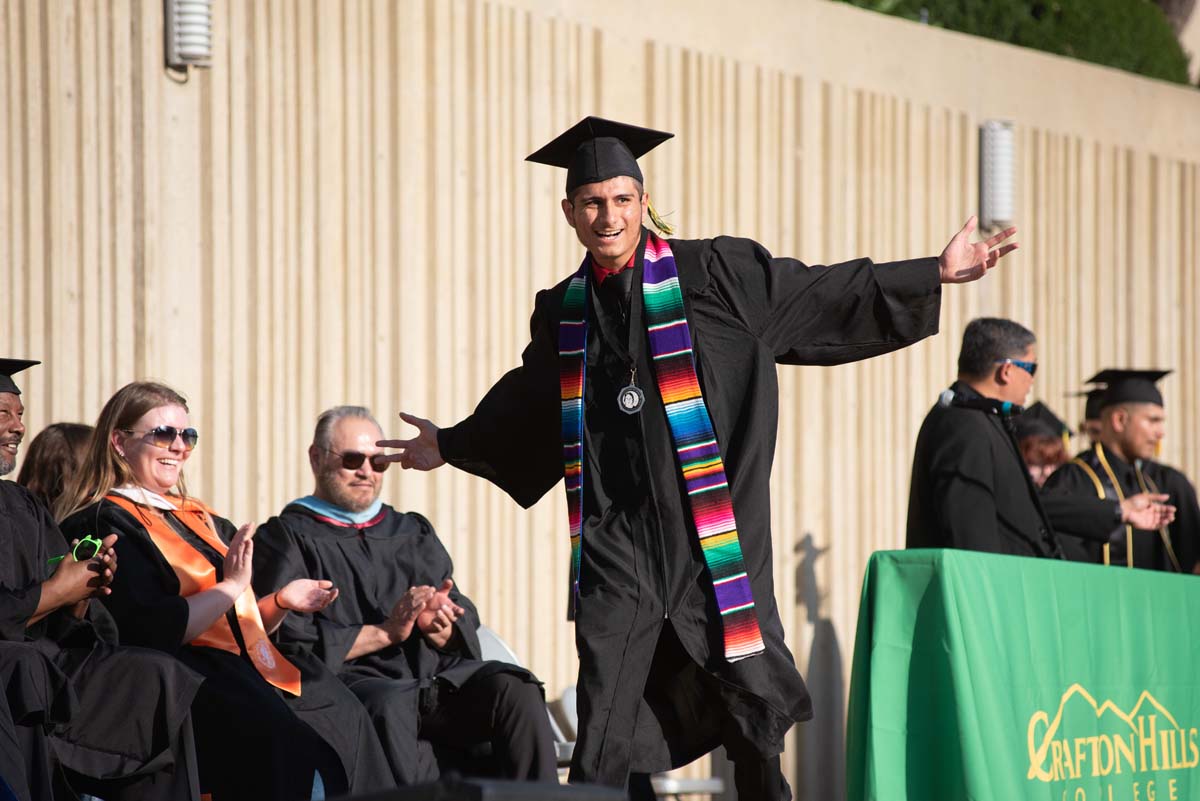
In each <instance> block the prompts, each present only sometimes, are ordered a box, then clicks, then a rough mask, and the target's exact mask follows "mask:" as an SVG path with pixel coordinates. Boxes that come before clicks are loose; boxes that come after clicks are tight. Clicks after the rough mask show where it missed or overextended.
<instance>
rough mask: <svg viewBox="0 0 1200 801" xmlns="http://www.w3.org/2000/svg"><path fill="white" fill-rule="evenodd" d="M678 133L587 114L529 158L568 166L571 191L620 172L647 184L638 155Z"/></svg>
mask: <svg viewBox="0 0 1200 801" xmlns="http://www.w3.org/2000/svg"><path fill="white" fill-rule="evenodd" d="M674 135H675V134H673V133H667V132H666V131H655V130H653V129H650V128H641V127H638V126H637V125H626V124H625V123H623V122H615V121H614V120H606V119H603V118H601V117H584V118H583V119H582V120H580V121H579V122H578V123H576V124H575V125H573V126H571V127H570V128H568V129H567V130H566V131H565V132H563V133H561V134H559V135H558V136H557V137H555V138H554V139H553V140H552V141H551V142H550V143H549V144H547V145H546V146H544V147H543V148H542V149H541V150H538V151H537V152H536V153H533V154H531V155H529V156H526V157H525V160H526V161H533V162H536V163H538V164H549V165H550V166H551V167H564V168H565V169H566V171H567V194H570V193H571V190H573V189H575V188H576V187H579V186H583V185H584V184H593V183H596V182H598V181H607V180H608V179H609V178H616V177H617V176H618V175H628V176H629V177H630V178H633V179H635V180H636V181H638V182H639V183H645V181H643V180H642V171H641V170H640V169H639V168H638V163H637V160H638V158H640V157H641V156H644V155H645V154H647V153H649V152H650V151H651V150H653V149H654V148H656V147H658V146H659V145H661V144H662V143H663V142H665V141H667V140H668V139H670V138H671V137H673V136H674Z"/></svg>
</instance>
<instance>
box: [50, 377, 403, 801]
mask: <svg viewBox="0 0 1200 801" xmlns="http://www.w3.org/2000/svg"><path fill="white" fill-rule="evenodd" d="M198 438H199V435H198V434H197V433H196V431H195V429H193V428H191V427H190V425H189V422H188V411H187V405H186V402H185V401H184V399H183V398H182V397H181V396H180V395H179V394H178V393H176V392H175V391H174V390H172V389H170V388H169V387H165V386H163V385H161V384H154V383H149V382H139V383H134V384H129V385H126V386H125V387H123V388H121V389H120V390H119V391H118V392H117V393H116V394H115V395H114V396H113V397H112V398H111V399H110V400H109V401H108V403H106V404H105V406H104V409H103V410H102V411H101V413H100V418H99V420H98V421H97V424H96V435H95V437H94V438H93V440H92V445H91V448H90V449H89V453H88V458H87V461H86V462H85V464H84V467H83V469H82V471H81V472H80V474H79V475H78V476H77V477H76V480H74V481H73V482H72V483H71V486H70V489H69V490H68V492H67V493H66V494H65V495H64V496H63V499H62V502H63V506H64V508H67V507H70V508H77V509H78V511H76V512H75V513H73V514H71V515H70V516H69V517H68V518H67V519H66V520H65V521H64V523H63V529H64V531H67V532H68V533H70V534H73V535H78V534H82V533H83V532H86V531H105V532H115V533H116V534H117V535H118V539H117V542H116V552H117V555H118V557H119V559H120V564H121V569H120V571H118V572H117V574H116V576H115V578H114V581H113V583H112V593H111V594H110V595H108V596H106V597H105V599H104V603H105V605H106V607H107V608H108V609H109V611H110V612H111V613H112V615H113V617H114V618H115V619H116V622H117V624H118V626H119V628H120V636H121V640H122V642H128V643H135V644H138V645H143V646H147V647H150V648H155V649H158V650H160V651H164V652H166V653H168V654H172V655H173V656H174V657H175V658H176V659H178V660H179V661H180V662H182V663H183V664H186V665H187V666H188V667H190V668H192V669H194V670H195V671H196V672H198V673H200V674H201V675H203V676H204V677H205V681H204V685H203V686H202V687H201V689H200V692H199V693H198V694H197V696H196V700H195V703H194V704H193V719H194V723H195V732H196V748H197V754H198V761H199V772H200V781H201V786H202V789H203V790H204V792H206V793H212V795H213V797H214V798H215V799H227V800H228V799H246V800H247V801H250V800H251V799H253V801H264V800H265V799H273V800H275V801H296V799H302V798H309V797H310V794H311V792H312V790H313V786H314V771H315V772H317V773H319V774H320V777H321V780H322V783H323V785H324V787H325V791H326V793H327V794H328V795H330V796H334V795H338V794H343V793H347V792H363V791H368V790H379V789H385V788H387V787H390V786H392V782H391V775H390V773H389V771H388V770H387V763H386V760H385V758H384V756H383V752H382V749H381V748H380V745H379V742H378V739H377V738H376V736H375V732H374V729H373V728H372V727H371V722H370V720H369V718H368V717H367V715H366V711H365V710H364V709H363V708H362V705H361V704H360V703H359V702H358V699H357V698H355V697H354V695H353V694H352V693H351V692H349V691H348V690H347V689H346V687H345V686H344V685H343V684H342V683H341V682H340V681H338V679H337V677H336V676H335V675H333V673H331V672H330V671H328V670H327V669H326V668H325V666H324V665H323V664H321V663H320V661H318V660H316V659H307V660H306V659H304V658H303V655H296V656H295V657H285V656H284V655H283V654H281V653H279V651H278V650H277V649H276V648H275V647H274V645H273V644H272V643H271V641H270V638H269V635H270V632H272V631H273V630H274V629H275V628H277V627H278V626H279V623H280V622H281V621H282V620H283V619H284V618H285V617H286V616H287V615H288V614H290V613H291V612H290V611H289V610H292V609H296V610H303V611H313V610H315V609H319V608H321V607H323V606H324V605H326V604H328V603H331V602H333V601H334V600H335V599H336V597H337V591H336V588H334V587H332V585H331V584H330V583H329V582H317V581H298V582H293V583H291V584H289V585H288V586H286V587H282V588H280V590H279V592H277V593H275V594H273V595H271V596H268V597H267V598H263V599H259V598H256V597H255V596H254V593H253V590H252V589H251V588H250V580H251V569H252V568H251V565H252V560H253V548H254V541H253V533H254V527H253V526H252V525H246V526H243V527H242V528H240V529H236V528H235V526H234V525H233V524H232V523H230V522H229V521H228V520H225V519H224V518H221V517H219V516H217V515H216V514H215V513H213V512H212V511H211V510H210V509H208V507H206V506H204V504H202V503H200V502H199V501H197V500H195V499H193V498H189V497H187V495H186V492H184V491H183V486H182V478H181V470H182V466H183V464H184V462H185V461H187V459H188V457H189V456H190V455H191V453H192V448H193V447H194V446H195V445H196V443H197V441H198Z"/></svg>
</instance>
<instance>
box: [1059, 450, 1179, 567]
mask: <svg viewBox="0 0 1200 801" xmlns="http://www.w3.org/2000/svg"><path fill="white" fill-rule="evenodd" d="M1097 448H1099V449H1100V451H1097ZM1101 451H1102V452H1103V454H1104V457H1105V461H1107V463H1108V466H1109V467H1110V468H1112V472H1113V476H1114V477H1115V478H1116V480H1117V484H1118V485H1119V487H1120V496H1121V497H1125V498H1128V497H1129V496H1131V495H1136V494H1137V493H1139V492H1143V491H1153V488H1154V487H1156V486H1159V484H1158V480H1159V479H1161V480H1163V481H1166V482H1172V481H1173V479H1172V478H1170V476H1169V474H1168V473H1167V472H1166V471H1165V470H1163V466H1162V465H1157V464H1154V463H1152V462H1147V463H1145V464H1144V465H1135V464H1130V463H1129V462H1126V461H1125V460H1124V459H1122V458H1121V457H1120V456H1118V455H1117V454H1116V452H1114V451H1113V450H1112V449H1110V448H1105V447H1104V446H1103V445H1097V446H1094V447H1093V448H1089V449H1087V450H1085V451H1082V452H1080V454H1079V455H1078V456H1076V457H1075V459H1073V460H1072V461H1070V462H1068V463H1067V464H1065V465H1063V466H1062V467H1060V468H1058V469H1057V470H1055V471H1054V472H1053V473H1052V474H1051V475H1050V477H1049V478H1048V479H1047V480H1046V485H1045V487H1043V490H1042V491H1043V493H1044V494H1045V495H1046V496H1065V497H1072V498H1088V499H1092V498H1098V497H1100V496H1101V494H1103V497H1104V498H1105V499H1107V500H1109V501H1116V500H1117V499H1118V493H1117V488H1116V487H1114V486H1113V483H1112V480H1111V479H1110V478H1109V476H1108V472H1107V471H1106V470H1105V469H1104V466H1103V463H1102V462H1101V461H1100V459H1099V453H1100V452H1101ZM1080 462H1082V463H1083V464H1082V465H1081V464H1080ZM1084 465H1086V467H1085V466H1084ZM1151 465H1153V467H1151ZM1169 469H1170V468H1168V470H1169ZM1139 471H1140V472H1141V478H1140V480H1139ZM1097 480H1098V481H1099V482H1100V486H1099V487H1097V484H1096V482H1097ZM1184 481H1185V483H1186V481H1187V480H1186V479H1184ZM1172 486H1173V487H1174V488H1175V493H1174V494H1172V493H1170V492H1169V491H1167V490H1164V491H1167V492H1168V494H1172V501H1173V500H1174V497H1175V495H1176V494H1178V495H1179V497H1180V498H1182V499H1184V504H1185V505H1186V503H1187V499H1186V492H1185V491H1184V490H1182V489H1181V488H1179V487H1177V486H1175V485H1174V484H1172ZM1191 500H1192V504H1193V508H1194V504H1195V495H1194V493H1193V495H1192V498H1191ZM1177 514H1178V512H1177ZM1186 517H1187V515H1186V513H1185V519H1186ZM1195 519H1196V518H1192V520H1195ZM1193 531H1194V529H1193ZM1108 532H1109V533H1108V536H1107V537H1105V538H1104V539H1103V540H1102V541H1098V540H1085V539H1080V538H1079V537H1075V536H1064V537H1062V542H1063V550H1064V552H1065V554H1066V557H1067V558H1068V559H1071V560H1072V561H1077V562H1091V563H1094V564H1103V562H1104V549H1103V542H1109V543H1110V554H1109V561H1110V564H1113V565H1125V564H1128V563H1127V561H1126V540H1127V535H1128V532H1127V527H1126V526H1125V525H1124V524H1123V523H1121V522H1120V521H1119V519H1115V520H1113V521H1112V522H1111V523H1110V525H1109V527H1108ZM1132 533H1133V542H1134V547H1133V564H1134V567H1141V568H1146V569H1148V570H1168V571H1174V570H1175V566H1174V563H1173V562H1172V560H1171V557H1170V555H1169V554H1168V548H1167V545H1166V543H1165V542H1164V538H1163V534H1162V533H1161V532H1158V531H1146V530H1143V529H1132ZM1187 534H1188V532H1187V529H1186V524H1185V525H1184V526H1181V525H1180V522H1179V521H1177V522H1176V523H1173V524H1171V525H1170V526H1168V527H1167V529H1166V536H1167V538H1168V539H1169V541H1170V543H1171V549H1172V550H1174V552H1175V556H1176V558H1177V559H1179V560H1180V566H1181V568H1182V569H1183V572H1185V573H1186V572H1191V569H1192V567H1191V566H1194V564H1195V561H1196V540H1195V537H1194V536H1190V537H1189V536H1188V535H1187ZM1176 540H1178V545H1177V544H1176Z"/></svg>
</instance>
